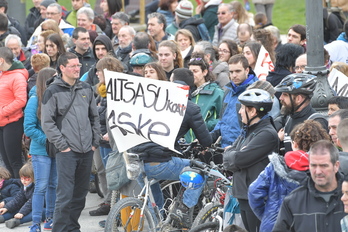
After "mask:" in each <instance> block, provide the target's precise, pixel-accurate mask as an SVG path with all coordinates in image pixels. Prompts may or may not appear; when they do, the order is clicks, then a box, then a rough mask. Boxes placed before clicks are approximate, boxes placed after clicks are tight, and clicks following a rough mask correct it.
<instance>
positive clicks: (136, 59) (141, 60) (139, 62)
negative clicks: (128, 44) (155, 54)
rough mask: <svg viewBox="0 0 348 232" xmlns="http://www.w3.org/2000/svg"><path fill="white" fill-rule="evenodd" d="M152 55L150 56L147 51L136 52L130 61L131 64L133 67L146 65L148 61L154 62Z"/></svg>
mask: <svg viewBox="0 0 348 232" xmlns="http://www.w3.org/2000/svg"><path fill="white" fill-rule="evenodd" d="M152 61H153V60H152V57H151V56H149V55H148V54H146V53H143V52H141V53H138V54H135V55H134V56H132V58H131V59H130V61H129V64H130V65H131V66H132V67H133V66H144V65H145V64H147V63H150V62H152Z"/></svg>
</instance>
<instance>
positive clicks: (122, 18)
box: [111, 12, 130, 25]
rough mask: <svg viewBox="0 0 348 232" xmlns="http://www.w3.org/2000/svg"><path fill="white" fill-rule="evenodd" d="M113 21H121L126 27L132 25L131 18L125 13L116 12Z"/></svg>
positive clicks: (112, 17)
mask: <svg viewBox="0 0 348 232" xmlns="http://www.w3.org/2000/svg"><path fill="white" fill-rule="evenodd" d="M111 19H118V20H120V22H121V24H122V25H126V24H129V23H130V20H129V16H128V15H127V14H126V13H124V12H116V13H115V14H113V15H112V16H111Z"/></svg>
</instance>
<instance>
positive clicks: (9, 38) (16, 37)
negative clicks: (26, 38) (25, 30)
mask: <svg viewBox="0 0 348 232" xmlns="http://www.w3.org/2000/svg"><path fill="white" fill-rule="evenodd" d="M11 39H15V40H17V42H18V44H19V46H20V47H22V46H23V44H22V41H21V38H20V37H19V36H18V35H14V34H9V35H8V36H7V37H6V39H5V47H7V43H8V41H10V40H11Z"/></svg>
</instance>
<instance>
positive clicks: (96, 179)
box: [94, 173, 104, 198]
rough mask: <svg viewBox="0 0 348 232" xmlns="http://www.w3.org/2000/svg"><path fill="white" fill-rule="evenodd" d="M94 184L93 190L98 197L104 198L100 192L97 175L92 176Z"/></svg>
mask: <svg viewBox="0 0 348 232" xmlns="http://www.w3.org/2000/svg"><path fill="white" fill-rule="evenodd" d="M94 183H95V189H96V190H97V194H98V196H100V197H101V198H104V194H103V191H102V190H101V187H100V181H99V176H98V173H96V174H94Z"/></svg>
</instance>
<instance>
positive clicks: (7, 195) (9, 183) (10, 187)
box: [0, 179, 21, 204]
mask: <svg viewBox="0 0 348 232" xmlns="http://www.w3.org/2000/svg"><path fill="white" fill-rule="evenodd" d="M20 190H21V181H20V180H19V179H8V180H4V183H3V184H2V188H1V189H0V202H3V201H4V202H5V204H6V203H7V202H9V201H11V200H12V199H13V198H14V196H16V194H17V193H18V192H19V191H20Z"/></svg>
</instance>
